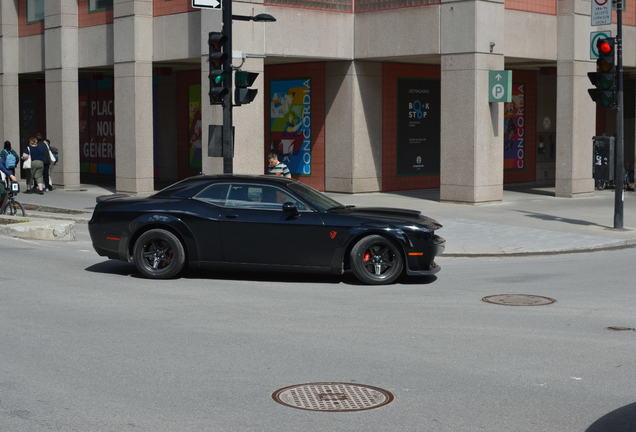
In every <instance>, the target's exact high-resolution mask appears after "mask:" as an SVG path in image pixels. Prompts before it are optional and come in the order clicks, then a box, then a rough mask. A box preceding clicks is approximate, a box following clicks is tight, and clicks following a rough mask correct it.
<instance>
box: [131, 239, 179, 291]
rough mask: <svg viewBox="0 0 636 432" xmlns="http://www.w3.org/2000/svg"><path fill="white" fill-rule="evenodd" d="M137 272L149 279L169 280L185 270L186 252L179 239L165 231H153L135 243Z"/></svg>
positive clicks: (134, 254)
mask: <svg viewBox="0 0 636 432" xmlns="http://www.w3.org/2000/svg"><path fill="white" fill-rule="evenodd" d="M133 256H134V259H135V265H136V266H137V270H139V272H140V273H141V274H142V275H144V276H145V277H147V278H151V279H169V278H172V277H175V276H176V275H178V274H179V272H181V270H183V266H184V264H185V251H184V249H183V245H182V244H181V241H180V240H179V238H178V237H177V236H176V235H174V234H173V233H171V232H170V231H166V230H163V229H151V230H149V231H146V232H145V233H143V234H142V235H141V236H139V238H138V239H137V241H136V242H135V248H134V253H133Z"/></svg>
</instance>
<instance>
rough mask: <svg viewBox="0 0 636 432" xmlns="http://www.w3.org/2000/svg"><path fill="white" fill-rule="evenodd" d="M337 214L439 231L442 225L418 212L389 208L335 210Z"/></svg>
mask: <svg viewBox="0 0 636 432" xmlns="http://www.w3.org/2000/svg"><path fill="white" fill-rule="evenodd" d="M335 211H336V212H338V213H339V214H346V215H348V216H357V217H360V218H371V219H375V220H384V221H387V222H391V223H395V222H401V223H415V224H418V225H424V226H426V227H427V228H429V229H431V230H436V229H440V228H441V227H442V225H441V224H440V223H439V222H437V221H436V220H435V219H432V218H430V217H427V216H422V213H421V212H420V211H418V210H409V209H400V208H391V207H346V208H343V209H337V210H335Z"/></svg>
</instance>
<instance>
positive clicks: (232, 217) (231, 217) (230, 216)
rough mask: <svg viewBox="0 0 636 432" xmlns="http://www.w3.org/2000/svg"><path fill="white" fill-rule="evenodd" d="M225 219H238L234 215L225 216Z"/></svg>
mask: <svg viewBox="0 0 636 432" xmlns="http://www.w3.org/2000/svg"><path fill="white" fill-rule="evenodd" d="M225 217H226V218H227V219H236V218H238V215H235V214H229V215H225Z"/></svg>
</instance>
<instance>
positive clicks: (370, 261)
mask: <svg viewBox="0 0 636 432" xmlns="http://www.w3.org/2000/svg"><path fill="white" fill-rule="evenodd" d="M351 269H352V270H353V274H354V275H355V276H356V278H358V280H359V281H360V282H363V283H365V284H369V285H380V284H390V283H393V282H395V280H396V279H397V278H398V277H400V275H401V274H402V270H404V259H403V258H402V254H401V253H400V251H399V250H398V248H397V247H396V246H395V245H394V244H393V242H391V241H390V240H389V239H387V238H385V237H382V236H380V235H370V236H367V237H364V238H362V239H360V240H359V241H358V242H357V243H356V244H355V246H353V249H351Z"/></svg>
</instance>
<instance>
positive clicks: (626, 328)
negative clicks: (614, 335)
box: [607, 326, 636, 331]
mask: <svg viewBox="0 0 636 432" xmlns="http://www.w3.org/2000/svg"><path fill="white" fill-rule="evenodd" d="M607 329H608V330H613V331H636V329H635V328H633V327H620V326H611V327H608V328H607Z"/></svg>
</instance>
